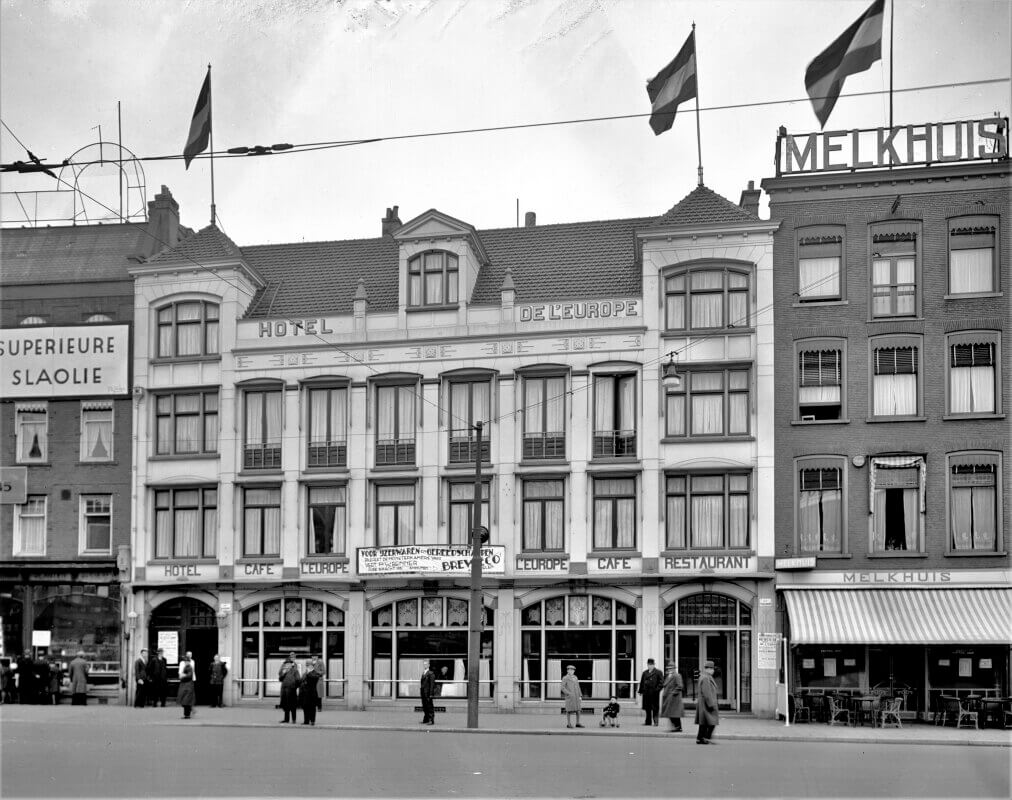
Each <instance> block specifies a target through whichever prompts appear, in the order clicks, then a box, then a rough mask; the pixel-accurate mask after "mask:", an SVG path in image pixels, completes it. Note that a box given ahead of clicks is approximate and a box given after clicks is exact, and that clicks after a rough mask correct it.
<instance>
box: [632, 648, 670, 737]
mask: <svg viewBox="0 0 1012 800" xmlns="http://www.w3.org/2000/svg"><path fill="white" fill-rule="evenodd" d="M663 683H664V675H663V674H662V673H661V671H660V670H659V669H657V667H655V666H654V660H653V659H652V658H648V659H647V668H646V669H645V670H644V671H643V674H642V675H641V676H640V686H639V689H638V690H637V691H638V692H639V693H640V694H641V695H643V710H644V711H646V712H647V718H646V721H645V722H644V723H643V724H644V725H656V724H657V713H658V711H659V710H660V698H661V685H662V684H663Z"/></svg>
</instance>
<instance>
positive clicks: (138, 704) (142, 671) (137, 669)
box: [134, 648, 148, 708]
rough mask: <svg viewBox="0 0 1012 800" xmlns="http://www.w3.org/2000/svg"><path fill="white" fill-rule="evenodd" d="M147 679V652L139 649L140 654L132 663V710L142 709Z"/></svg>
mask: <svg viewBox="0 0 1012 800" xmlns="http://www.w3.org/2000/svg"><path fill="white" fill-rule="evenodd" d="M147 679H148V651H147V649H146V648H141V654H140V655H139V656H138V657H137V660H136V661H134V708H144V706H145V705H147V701H146V699H145V694H146V683H145V682H146V681H147Z"/></svg>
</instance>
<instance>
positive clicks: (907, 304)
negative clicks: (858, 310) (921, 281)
mask: <svg viewBox="0 0 1012 800" xmlns="http://www.w3.org/2000/svg"><path fill="white" fill-rule="evenodd" d="M871 249H872V251H873V252H872V254H871V315H872V317H913V316H916V315H917V236H916V234H915V233H914V232H912V231H911V230H910V227H909V225H906V224H901V225H898V226H883V227H882V229H881V232H879V233H875V234H873V235H872V246H871Z"/></svg>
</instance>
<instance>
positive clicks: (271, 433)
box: [243, 389, 283, 469]
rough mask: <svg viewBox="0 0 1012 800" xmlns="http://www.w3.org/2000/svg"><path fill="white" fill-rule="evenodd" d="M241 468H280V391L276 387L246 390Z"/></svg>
mask: <svg viewBox="0 0 1012 800" xmlns="http://www.w3.org/2000/svg"><path fill="white" fill-rule="evenodd" d="M244 398H245V402H246V428H245V431H246V437H245V440H244V442H243V468H245V469H281V430H282V413H283V412H282V394H281V390H280V389H261V390H247V391H246V392H245V394H244Z"/></svg>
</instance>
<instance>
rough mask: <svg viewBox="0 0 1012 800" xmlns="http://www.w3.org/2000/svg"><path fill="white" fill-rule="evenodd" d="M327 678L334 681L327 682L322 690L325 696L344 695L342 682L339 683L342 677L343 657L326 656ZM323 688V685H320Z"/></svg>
mask: <svg viewBox="0 0 1012 800" xmlns="http://www.w3.org/2000/svg"><path fill="white" fill-rule="evenodd" d="M327 678H329V679H330V680H332V681H335V683H329V682H328V683H327V684H326V687H325V689H324V691H325V692H326V696H327V697H344V684H343V683H339V682H338V681H340V680H341V679H342V678H344V659H343V658H328V659H327ZM321 688H323V687H321Z"/></svg>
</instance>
